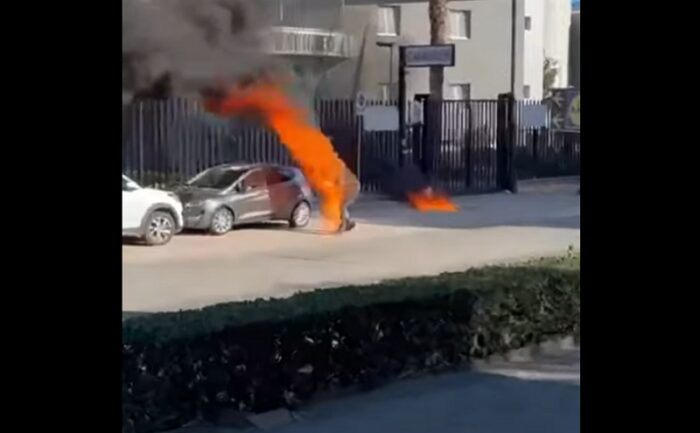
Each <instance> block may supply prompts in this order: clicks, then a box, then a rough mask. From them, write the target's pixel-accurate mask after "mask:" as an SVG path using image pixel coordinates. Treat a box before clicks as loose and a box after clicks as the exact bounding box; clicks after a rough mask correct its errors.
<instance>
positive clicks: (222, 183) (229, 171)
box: [188, 168, 247, 189]
mask: <svg viewBox="0 0 700 433" xmlns="http://www.w3.org/2000/svg"><path fill="white" fill-rule="evenodd" d="M246 171H247V170H240V169H233V168H210V169H209V170H207V171H205V172H203V173H202V174H200V175H199V176H197V177H195V178H194V179H192V180H191V181H189V182H188V185H190V186H194V187H197V188H211V189H226V188H228V187H229V186H231V185H233V183H234V182H235V181H237V180H238V178H240V177H241V176H243V174H245V173H246Z"/></svg>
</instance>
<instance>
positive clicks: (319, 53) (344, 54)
mask: <svg viewBox="0 0 700 433" xmlns="http://www.w3.org/2000/svg"><path fill="white" fill-rule="evenodd" d="M263 41H264V44H265V49H266V51H267V52H268V53H270V54H276V55H284V56H307V57H316V58H335V59H337V60H344V59H347V58H349V57H352V55H353V51H354V47H353V40H352V37H351V36H350V35H348V34H345V33H342V32H335V31H330V30H321V29H314V28H301V27H287V26H277V27H272V28H271V29H267V31H266V32H265V34H264V35H263Z"/></svg>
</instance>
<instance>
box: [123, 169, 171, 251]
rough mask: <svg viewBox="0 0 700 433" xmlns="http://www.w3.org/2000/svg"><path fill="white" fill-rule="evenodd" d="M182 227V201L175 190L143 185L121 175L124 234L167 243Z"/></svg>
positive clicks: (152, 241)
mask: <svg viewBox="0 0 700 433" xmlns="http://www.w3.org/2000/svg"><path fill="white" fill-rule="evenodd" d="M182 227H183V220H182V203H181V202H180V200H179V199H178V198H177V196H176V195H175V194H173V193H170V192H166V191H160V190H157V189H151V188H141V187H140V186H139V185H138V184H137V183H136V182H134V181H133V180H131V179H129V178H128V177H126V176H124V175H122V237H136V238H139V239H143V240H144V241H145V242H146V244H148V245H164V244H167V243H168V242H169V241H170V239H172V237H173V236H174V235H175V233H178V232H180V231H181V230H182Z"/></svg>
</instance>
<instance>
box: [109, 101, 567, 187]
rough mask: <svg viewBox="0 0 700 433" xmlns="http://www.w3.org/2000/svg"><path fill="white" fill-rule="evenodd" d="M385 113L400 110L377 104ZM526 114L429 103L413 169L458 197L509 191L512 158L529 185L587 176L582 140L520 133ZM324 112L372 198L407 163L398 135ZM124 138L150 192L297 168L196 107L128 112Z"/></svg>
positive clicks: (235, 123) (410, 142) (126, 154)
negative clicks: (238, 167) (237, 169)
mask: <svg viewBox="0 0 700 433" xmlns="http://www.w3.org/2000/svg"><path fill="white" fill-rule="evenodd" d="M510 103H512V102H510ZM379 104H382V105H392V104H393V105H395V102H394V101H392V102H386V101H370V102H369V105H379ZM499 104H501V105H499ZM522 106H523V103H521V102H518V103H515V105H514V106H512V108H514V110H513V111H514V116H513V119H511V118H510V117H509V118H508V119H505V118H504V117H503V112H505V111H509V110H504V109H502V108H503V101H501V100H499V101H495V100H471V101H442V102H440V103H433V104H428V105H427V106H426V107H425V108H424V116H423V122H422V123H417V124H414V125H411V126H409V127H408V133H407V146H406V148H404V149H403V152H404V154H405V156H406V158H405V160H406V161H413V162H414V163H415V164H416V165H418V166H419V167H421V168H422V169H423V171H424V172H425V173H426V174H427V175H428V176H429V177H430V178H431V180H432V182H433V183H434V184H435V185H436V186H437V187H439V188H441V189H443V190H446V191H449V192H451V193H458V194H459V193H475V192H488V191H493V190H497V189H503V188H507V186H504V185H506V184H507V182H505V181H504V180H503V179H505V178H507V176H508V173H507V172H509V171H510V170H512V168H511V165H510V164H511V163H510V162H509V161H510V159H509V158H510V157H509V156H508V155H512V157H513V158H514V159H513V161H514V164H515V169H516V172H517V173H518V176H519V177H520V178H528V177H540V176H554V175H567V174H578V172H579V152H580V145H579V140H578V135H574V134H561V133H554V132H551V130H550V129H549V128H548V127H544V128H522V127H520V126H519V125H518V121H519V119H521V117H522V116H521V115H522ZM499 107H500V108H501V110H500V111H499ZM314 110H315V117H316V119H317V121H318V124H319V127H320V128H321V130H322V131H323V133H324V134H325V135H327V136H328V137H329V138H330V139H331V141H332V143H333V145H334V147H335V150H336V152H337V153H338V155H339V156H340V157H341V158H342V159H343V160H344V161H345V163H346V164H347V166H348V167H349V168H350V169H351V170H352V171H353V172H355V173H356V174H358V176H359V178H360V181H361V183H362V188H363V191H365V192H376V191H379V190H380V189H381V184H382V181H383V179H382V173H381V170H378V169H377V167H387V166H392V167H396V166H398V164H399V156H400V154H401V152H402V148H401V143H400V140H399V134H398V132H397V131H372V132H367V131H364V128H363V125H362V116H357V115H356V113H355V103H354V101H352V100H319V101H316V103H315V106H314ZM499 113H500V115H499ZM504 128H506V129H504ZM122 136H123V149H122V155H123V170H124V173H125V174H127V176H129V177H131V178H133V179H135V180H137V181H138V182H140V183H142V184H145V185H156V186H161V187H169V186H172V185H174V184H178V183H181V182H183V181H185V180H186V179H188V178H190V177H192V176H194V175H195V174H196V173H198V172H199V171H201V170H203V169H205V168H207V167H211V166H213V165H217V164H222V163H227V162H235V161H245V162H274V163H281V164H293V161H292V159H291V156H290V154H289V152H288V151H287V149H286V147H285V146H283V145H281V143H280V142H279V140H278V138H277V136H276V135H275V134H274V133H273V132H271V131H269V130H267V129H265V128H263V127H262V126H259V125H257V124H256V123H254V122H250V121H246V120H245V119H222V118H219V117H217V116H214V115H212V114H209V113H207V112H205V111H204V110H203V109H202V107H201V106H200V105H199V104H198V103H197V102H195V101H192V100H187V99H172V100H168V101H141V102H138V103H135V104H131V105H128V106H125V107H124V112H123V134H122ZM499 149H500V150H499ZM504 158H505V159H504ZM499 164H500V165H499Z"/></svg>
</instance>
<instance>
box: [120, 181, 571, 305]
mask: <svg viewBox="0 0 700 433" xmlns="http://www.w3.org/2000/svg"><path fill="white" fill-rule="evenodd" d="M577 189H578V183H577V182H576V183H575V184H574V183H570V184H569V183H566V184H563V185H562V184H557V185H555V186H546V187H542V186H538V187H534V188H527V187H525V188H521V193H519V194H506V193H498V194H489V195H479V196H465V197H459V198H456V202H457V203H458V205H459V206H460V212H458V213H454V214H424V213H418V212H416V211H414V210H412V209H410V208H408V207H407V206H405V205H403V204H399V203H394V202H387V201H367V202H361V203H358V204H357V205H355V206H354V207H353V208H352V209H351V211H352V212H353V217H354V218H355V219H356V220H357V221H358V226H357V228H356V229H355V230H353V231H351V232H348V233H344V234H342V235H339V236H330V235H323V234H321V233H320V232H319V230H318V220H317V219H314V221H312V223H311V224H310V226H309V227H307V228H306V229H303V230H289V229H288V228H287V227H286V225H274V224H268V225H262V226H255V227H246V228H239V229H236V230H234V231H232V232H230V233H229V234H227V235H225V236H221V237H213V236H208V235H204V234H197V233H193V234H183V235H180V236H177V237H175V238H174V239H173V240H172V241H171V243H170V244H168V245H165V246H162V247H143V246H137V245H124V246H123V251H122V257H123V259H122V261H123V268H122V277H123V283H122V284H123V290H122V301H123V305H122V308H123V310H124V311H126V312H150V311H171V310H178V309H188V308H199V307H203V306H206V305H211V304H215V303H219V302H225V301H234V300H246V299H255V298H261V297H262V298H267V297H279V296H288V295H291V294H293V293H294V292H297V291H300V290H310V289H314V288H323V287H331V286H338V285H345V284H354V283H368V282H373V281H377V280H381V279H386V278H394V277H401V276H409V275H428V274H435V273H440V272H444V271H451V270H461V269H465V268H467V267H470V266H478V265H482V264H487V263H493V262H500V261H510V260H518V259H522V258H527V257H532V256H539V255H547V254H555V253H559V252H563V251H564V250H565V249H566V248H567V247H568V246H570V245H574V246H575V247H578V246H579V243H580V228H579V215H580V200H579V196H578V195H577Z"/></svg>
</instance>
